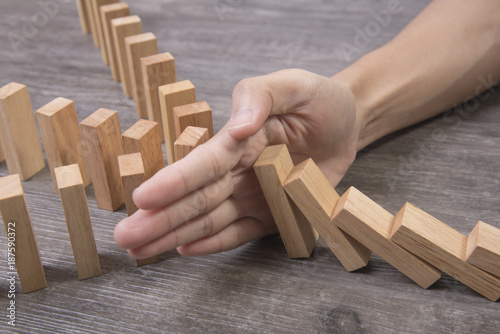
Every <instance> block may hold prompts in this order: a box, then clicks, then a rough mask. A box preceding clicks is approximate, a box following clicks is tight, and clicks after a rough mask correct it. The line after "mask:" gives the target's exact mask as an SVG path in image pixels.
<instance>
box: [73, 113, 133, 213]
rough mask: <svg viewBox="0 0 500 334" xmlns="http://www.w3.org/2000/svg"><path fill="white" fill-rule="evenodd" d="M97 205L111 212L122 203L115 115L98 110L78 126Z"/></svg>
mask: <svg viewBox="0 0 500 334" xmlns="http://www.w3.org/2000/svg"><path fill="white" fill-rule="evenodd" d="M80 127H81V131H82V137H83V142H84V144H85V152H86V153H87V159H88V162H89V168H90V173H91V175H92V184H93V185H94V192H95V197H96V201H97V206H98V207H99V208H101V209H104V210H109V211H115V210H117V209H118V208H119V207H120V206H121V205H122V204H123V202H124V199H123V188H122V183H121V180H120V171H119V169H118V158H117V157H118V156H119V155H122V154H123V146H122V142H121V136H120V132H121V131H120V121H119V119H118V113H117V112H116V111H113V110H109V109H104V108H101V109H99V110H97V111H96V112H94V113H93V114H92V115H90V116H89V117H87V118H86V119H85V120H83V121H82V122H81V123H80Z"/></svg>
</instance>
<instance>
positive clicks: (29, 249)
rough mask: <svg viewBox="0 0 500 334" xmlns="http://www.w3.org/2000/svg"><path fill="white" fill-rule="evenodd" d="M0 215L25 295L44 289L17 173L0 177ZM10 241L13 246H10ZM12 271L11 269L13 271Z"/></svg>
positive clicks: (34, 240)
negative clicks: (12, 249)
mask: <svg viewBox="0 0 500 334" xmlns="http://www.w3.org/2000/svg"><path fill="white" fill-rule="evenodd" d="M0 213H1V215H2V219H3V224H4V227H5V233H6V235H7V240H8V242H9V244H8V246H9V248H14V251H13V252H12V253H13V254H14V255H15V263H16V269H17V275H18V277H19V280H20V282H21V287H22V288H23V292H24V293H28V292H31V291H35V290H38V289H43V288H46V287H47V282H46V280H45V273H44V270H43V266H42V260H41V259H40V254H39V252H38V246H37V244H36V239H35V234H34V231H33V226H32V225H31V219H30V216H29V213H28V207H27V206H26V200H25V198H24V191H23V188H22V186H21V179H20V178H19V175H18V174H15V175H9V176H5V177H2V178H0ZM10 242H12V243H13V244H10ZM9 268H10V263H9ZM13 269H14V268H10V270H9V271H10V272H13V271H14V270H13Z"/></svg>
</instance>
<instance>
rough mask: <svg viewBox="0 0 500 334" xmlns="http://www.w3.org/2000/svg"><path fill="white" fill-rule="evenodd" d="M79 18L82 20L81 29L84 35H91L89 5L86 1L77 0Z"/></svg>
mask: <svg viewBox="0 0 500 334" xmlns="http://www.w3.org/2000/svg"><path fill="white" fill-rule="evenodd" d="M76 5H77V8H78V17H79V18H80V27H81V28H82V32H83V33H84V34H90V21H89V13H88V12H87V4H86V3H85V0H77V1H76Z"/></svg>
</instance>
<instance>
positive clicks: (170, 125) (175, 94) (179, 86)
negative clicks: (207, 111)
mask: <svg viewBox="0 0 500 334" xmlns="http://www.w3.org/2000/svg"><path fill="white" fill-rule="evenodd" d="M158 94H159V100H160V107H161V120H162V122H163V132H164V133H163V134H164V138H165V147H166V150H167V160H168V163H169V164H171V163H173V162H174V161H175V153H174V143H175V140H176V139H177V137H178V136H176V135H175V123H174V108H175V107H178V106H182V105H185V104H190V103H195V102H196V92H195V88H194V85H193V84H192V83H191V81H189V80H184V81H180V82H176V83H172V84H169V85H164V86H160V87H159V88H158Z"/></svg>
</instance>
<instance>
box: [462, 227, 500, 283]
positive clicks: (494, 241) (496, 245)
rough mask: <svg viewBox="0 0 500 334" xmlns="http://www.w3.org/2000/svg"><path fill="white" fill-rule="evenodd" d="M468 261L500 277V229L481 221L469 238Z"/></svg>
mask: <svg viewBox="0 0 500 334" xmlns="http://www.w3.org/2000/svg"><path fill="white" fill-rule="evenodd" d="M467 262H468V263H470V264H472V265H474V266H476V267H478V268H480V269H482V270H484V271H486V272H489V273H490V274H493V275H495V276H497V277H500V229H498V228H496V227H494V226H491V225H488V224H486V223H484V222H482V221H479V222H478V223H477V224H476V226H475V227H474V229H473V230H472V232H471V233H470V234H469V236H468V238H467Z"/></svg>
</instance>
